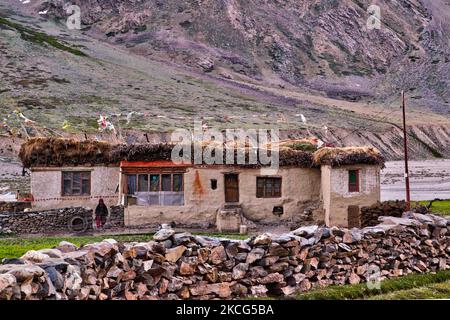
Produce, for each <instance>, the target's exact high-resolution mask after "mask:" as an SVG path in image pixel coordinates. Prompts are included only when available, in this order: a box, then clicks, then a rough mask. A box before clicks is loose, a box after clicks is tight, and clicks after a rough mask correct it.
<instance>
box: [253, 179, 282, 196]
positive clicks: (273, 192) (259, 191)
mask: <svg viewBox="0 0 450 320" xmlns="http://www.w3.org/2000/svg"><path fill="white" fill-rule="evenodd" d="M260 180H263V189H262V190H260V189H259V188H258V181H260ZM269 180H274V181H275V180H276V181H279V182H280V192H279V193H275V191H274V190H272V193H271V194H270V195H268V194H267V191H266V188H267V181H269ZM273 185H274V184H273V183H272V186H273ZM282 186H283V178H282V177H256V198H258V199H274V198H281V197H282V194H283V191H282Z"/></svg>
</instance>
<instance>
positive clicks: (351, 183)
mask: <svg viewBox="0 0 450 320" xmlns="http://www.w3.org/2000/svg"><path fill="white" fill-rule="evenodd" d="M348 192H359V170H349V171H348Z"/></svg>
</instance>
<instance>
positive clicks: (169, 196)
mask: <svg viewBox="0 0 450 320" xmlns="http://www.w3.org/2000/svg"><path fill="white" fill-rule="evenodd" d="M136 177H137V178H136ZM136 180H137V182H136ZM136 184H137V186H136V187H134V186H135V185H136ZM127 186H128V194H129V195H134V196H135V197H136V198H137V201H136V202H137V204H138V205H141V206H151V205H160V206H180V205H184V175H183V174H182V173H161V174H155V173H149V174H128V175H127Z"/></svg>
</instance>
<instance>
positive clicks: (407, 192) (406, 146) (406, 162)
mask: <svg viewBox="0 0 450 320" xmlns="http://www.w3.org/2000/svg"><path fill="white" fill-rule="evenodd" d="M402 110H403V145H404V152H405V184H406V210H407V211H409V210H411V192H410V188H409V168H408V140H407V133H406V103H405V92H404V91H403V90H402Z"/></svg>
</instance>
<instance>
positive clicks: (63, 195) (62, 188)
mask: <svg viewBox="0 0 450 320" xmlns="http://www.w3.org/2000/svg"><path fill="white" fill-rule="evenodd" d="M76 173H78V174H80V193H73V175H74V174H76ZM67 174H70V175H71V179H70V181H71V192H70V193H66V192H65V191H66V190H65V188H64V181H65V180H69V179H65V177H67V176H66V175H67ZM83 174H87V175H88V176H89V178H88V179H83ZM83 180H87V181H88V189H89V192H88V193H83ZM91 193H92V175H91V171H84V170H80V171H61V196H62V197H85V196H90V195H91Z"/></svg>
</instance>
